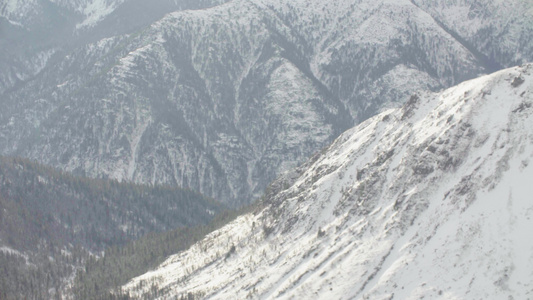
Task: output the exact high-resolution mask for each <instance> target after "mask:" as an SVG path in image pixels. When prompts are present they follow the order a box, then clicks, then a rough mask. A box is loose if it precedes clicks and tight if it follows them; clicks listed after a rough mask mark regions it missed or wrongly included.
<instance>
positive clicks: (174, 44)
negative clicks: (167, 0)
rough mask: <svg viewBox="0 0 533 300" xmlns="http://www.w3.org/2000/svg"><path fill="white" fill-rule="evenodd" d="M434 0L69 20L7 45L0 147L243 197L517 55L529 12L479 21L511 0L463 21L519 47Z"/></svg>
mask: <svg viewBox="0 0 533 300" xmlns="http://www.w3.org/2000/svg"><path fill="white" fill-rule="evenodd" d="M132 1H133V0H130V1H124V2H123V3H122V5H119V3H118V2H117V3H115V2H113V3H111V2H110V4H109V3H108V4H109V5H108V6H105V5H104V6H105V7H116V9H114V10H113V11H112V12H109V14H108V15H109V16H112V15H113V14H118V13H119V12H120V11H124V12H127V11H129V12H132V10H127V9H125V8H124V7H127V5H128V3H130V2H131V3H133V2H132ZM91 3H92V2H91ZM98 3H100V2H98ZM102 3H103V2H102ZM106 3H107V2H106ZM174 3H175V4H176V2H174ZM184 3H185V2H184ZM184 3H181V4H180V5H182V6H184V7H192V6H186V5H185V4H184ZM516 3H519V2H518V1H517V2H516ZM60 4H61V3H58V4H57V5H59V6H60ZM215 4H216V3H215V2H210V3H207V2H206V3H203V4H202V5H203V6H202V7H211V6H213V5H215ZM415 4H416V5H415ZM91 5H92V4H91ZM161 5H162V4H161ZM176 5H177V4H176ZM438 5H440V4H434V5H432V4H427V3H425V4H424V3H422V2H420V3H418V2H415V3H413V2H410V1H403V0H402V1H359V2H357V3H353V2H351V1H336V2H334V3H324V2H323V1H296V2H295V1H292V2H287V1H277V0H268V1H267V0H262V1H244V0H240V1H231V2H229V3H226V4H222V5H218V6H214V7H211V8H207V9H201V10H187V11H176V12H174V13H171V14H168V15H166V16H165V17H164V18H162V19H161V20H159V21H157V22H155V23H151V25H150V26H147V27H145V28H144V29H140V30H137V31H131V32H126V30H125V29H124V30H118V31H113V30H110V29H108V27H106V25H105V24H112V23H106V22H112V21H110V20H112V18H111V17H102V20H101V21H100V22H98V23H96V24H95V25H91V26H82V27H83V28H85V29H83V28H82V29H79V30H78V31H76V32H77V35H78V36H81V37H80V38H78V40H77V42H76V43H75V44H74V45H71V46H69V47H67V48H65V47H63V48H61V47H59V48H58V49H56V48H54V49H53V50H47V51H49V52H46V51H45V52H43V53H42V54H41V56H35V55H33V56H31V58H32V59H35V60H36V61H37V62H39V64H37V63H29V60H28V59H22V58H20V57H18V59H20V60H21V63H20V64H21V65H22V64H23V63H28V64H29V65H31V68H30V69H28V71H27V72H29V73H28V74H30V75H31V76H30V75H27V76H26V75H24V76H23V75H21V76H18V77H17V76H14V75H13V73H9V74H7V75H6V73H2V76H3V77H2V78H3V79H2V80H3V81H4V82H5V86H6V88H4V89H3V93H2V98H3V103H4V107H5V109H3V110H2V112H0V151H1V153H2V154H6V155H13V154H17V155H23V156H26V157H30V158H34V159H37V160H39V161H41V162H44V163H47V164H51V165H54V166H58V167H61V168H63V169H65V170H69V171H75V172H78V173H82V174H87V175H90V176H94V177H111V178H117V179H121V180H131V181H136V182H148V183H168V184H177V185H180V186H184V187H190V188H193V189H195V190H197V191H200V192H202V193H204V194H206V195H209V196H212V197H215V198H217V199H221V200H222V201H225V202H226V203H231V204H234V205H238V204H241V203H247V202H250V201H251V200H253V199H254V198H256V197H258V196H259V195H260V194H261V193H262V191H263V190H264V188H265V187H266V185H267V184H268V182H270V181H271V180H272V179H274V178H275V177H276V176H277V175H278V174H280V173H281V172H282V171H284V170H288V169H290V168H293V167H294V166H296V165H297V164H298V163H300V162H302V161H303V160H304V158H306V157H308V156H309V155H311V154H312V153H314V152H316V151H318V150H319V149H320V148H321V147H323V146H325V145H327V144H328V143H329V142H331V141H332V140H333V139H334V138H335V137H337V136H338V135H339V134H340V133H341V132H343V131H344V130H346V129H348V128H350V127H351V126H352V125H353V124H357V123H359V122H361V121H364V120H366V119H367V118H368V117H370V116H372V115H374V114H376V113H378V112H379V111H381V110H383V109H386V108H388V107H394V106H396V105H397V103H399V102H404V101H406V100H407V99H409V97H410V95H412V94H413V93H414V91H417V90H437V89H440V88H443V87H447V86H450V85H452V84H454V83H457V82H460V81H463V80H465V79H468V78H472V77H474V76H477V75H478V74H480V73H484V72H486V71H487V70H491V69H492V68H493V67H494V65H495V64H496V65H498V66H499V65H504V66H505V65H509V64H511V63H515V62H517V61H525V60H530V59H533V58H532V57H531V53H533V52H531V51H528V49H530V48H531V42H530V41H531V39H527V37H528V34H530V32H531V30H530V29H531V26H530V24H529V23H527V22H523V23H521V24H523V25H524V26H523V27H516V26H515V27H513V28H514V29H513V30H512V31H513V33H517V34H510V33H508V32H509V31H505V30H503V29H501V30H500V28H499V27H500V26H499V25H497V26H498V28H495V29H494V30H492V31H491V30H488V29H483V28H485V27H486V26H487V25H486V24H488V22H489V21H487V20H488V19H490V20H494V19H497V20H499V21H498V22H497V23H496V24H511V23H510V22H509V20H519V19H520V17H521V16H522V14H523V12H521V11H514V10H506V11H500V10H499V6H498V5H496V4H494V5H492V6H491V5H485V6H482V7H481V8H476V9H477V10H476V11H478V10H482V11H483V12H484V13H483V14H478V15H476V17H475V18H474V19H472V21H471V22H472V23H476V24H480V25H479V26H478V27H479V28H482V29H483V32H485V33H486V35H487V36H490V37H494V36H498V38H503V39H504V43H505V44H508V43H511V44H512V43H516V44H517V45H519V47H518V48H516V49H518V50H517V53H518V54H516V55H515V56H513V57H510V58H506V56H505V55H503V54H504V53H507V52H505V51H509V49H510V48H505V47H507V46H505V47H503V46H501V47H500V46H496V45H492V44H490V45H489V44H483V45H481V44H480V41H478V40H472V39H473V38H472V36H474V35H475V34H473V33H472V32H471V31H468V32H467V31H463V29H464V28H465V27H466V26H457V27H451V26H448V27H445V26H443V24H448V23H446V22H447V21H446V20H444V19H440V17H439V16H438V15H436V13H435V11H439V10H438V7H439V6H438ZM442 5H444V4H442ZM516 5H518V4H516ZM82 6H83V5H82ZM86 6H87V7H93V6H90V5H89V4H87V5H86ZM448 6H449V5H448ZM83 7H85V6H83ZM130 7H135V6H130ZM165 7H166V6H165ZM78 8H79V7H78ZM453 8H454V10H457V11H459V12H461V13H463V14H467V11H468V12H470V11H471V10H473V9H474V8H473V6H467V5H456V6H454V7H453ZM121 9H123V10H121ZM78 10H79V9H78ZM106 11H107V10H106ZM125 15H127V14H126V13H124V14H121V15H120V16H125ZM106 16H107V15H106ZM485 16H486V17H485ZM126 19H128V18H126ZM130 19H131V18H130ZM130 19H128V20H130ZM84 20H86V19H84ZM98 20H100V19H98ZM147 20H148V19H146V20H145V21H143V22H147ZM76 22H77V23H76ZM76 22H74V23H73V24H75V26H77V25H79V24H80V23H79V22H82V23H83V22H84V21H76ZM491 22H492V21H491ZM141 23H142V22H140V21H139V23H137V24H141ZM76 24H77V25H76ZM143 24H144V23H143ZM454 24H455V23H454ZM13 26H14V25H13ZM483 26H485V27H483ZM502 26H503V25H502ZM111 27H112V26H111ZM87 28H89V29H87ZM468 28H469V29H470V28H471V27H468ZM482 29H480V30H482ZM85 34H86V35H85ZM102 37H105V38H102ZM495 39H496V38H494V40H495ZM89 40H94V42H88V43H87V42H86V43H83V42H82V41H89ZM465 41H468V43H466V42H465ZM504 48H505V49H507V50H505V49H504ZM502 49H503V50H502ZM513 49H515V48H513ZM491 51H493V52H494V53H496V52H498V53H502V54H501V55H500V54H498V55H494V56H490V55H489V54H490V53H492V52H491ZM36 57H41V59H40V60H39V59H36ZM45 58H46V59H45ZM19 69H20V68H19ZM19 69H17V70H19ZM20 74H22V73H20ZM7 87H8V88H7Z"/></svg>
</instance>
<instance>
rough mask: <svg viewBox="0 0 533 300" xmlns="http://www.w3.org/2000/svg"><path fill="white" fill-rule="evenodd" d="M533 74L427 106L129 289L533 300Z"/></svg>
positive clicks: (378, 129)
mask: <svg viewBox="0 0 533 300" xmlns="http://www.w3.org/2000/svg"><path fill="white" fill-rule="evenodd" d="M532 128H533V64H527V65H523V66H521V67H516V68H511V69H505V70H502V71H500V72H497V73H494V74H491V75H488V76H484V77H481V78H479V79H475V80H471V81H467V82H464V83H462V84H460V85H458V86H455V87H453V88H450V89H447V90H444V91H442V92H439V93H425V92H424V93H419V94H417V95H416V96H413V97H411V98H410V99H409V101H408V102H407V103H405V105H403V106H402V107H401V108H397V109H391V110H387V111H385V112H383V113H381V114H379V115H377V116H375V117H373V118H370V119H368V120H367V121H365V122H363V123H362V124H360V125H358V126H356V127H354V128H353V129H350V130H349V131H347V132H345V133H343V134H342V135H341V136H340V137H339V138H338V139H336V140H335V142H334V143H333V144H332V145H331V146H329V147H328V148H326V149H324V151H323V152H322V153H320V154H317V155H316V156H315V157H313V158H312V159H311V160H309V161H308V162H306V163H305V164H304V165H302V166H301V167H300V168H298V169H295V170H294V171H293V172H290V173H287V174H285V175H284V176H283V177H281V178H280V179H278V180H277V181H275V182H274V183H273V184H272V185H271V187H270V188H269V190H268V193H267V194H266V195H265V198H264V201H263V204H264V205H265V207H264V208H263V209H258V210H257V211H255V212H253V213H248V214H244V215H242V216H240V217H239V218H237V219H236V220H235V221H233V222H231V223H229V224H228V225H227V226H225V227H222V228H221V229H220V230H217V231H214V232H213V233H211V234H210V235H208V236H207V237H206V238H205V239H203V240H202V241H200V242H198V243H197V244H195V245H193V246H192V247H190V249H188V250H187V251H183V252H180V253H177V254H176V255H173V256H170V257H169V258H168V259H167V260H166V261H165V262H164V263H162V264H161V265H160V266H159V267H158V268H156V269H155V270H152V271H150V272H148V273H146V274H144V275H142V276H139V277H137V278H135V279H133V280H132V281H130V282H129V283H128V284H127V285H125V286H123V292H124V295H129V296H131V297H133V298H141V299H148V298H156V299H172V298H175V299H176V298H177V299H183V298H187V297H188V299H191V298H193V299H197V298H202V299H228V298H238V299H246V298H252V299H294V298H298V299H392V298H398V299H421V298H425V299H428V298H429V299H480V298H481V299H528V298H531V297H532V296H533V274H532V273H531V270H532V269H533V255H532V252H531V249H533V240H532V239H530V238H529V237H530V234H529V230H530V229H531V226H532V225H533V202H532V201H531V195H532V193H533V187H532V185H531V178H533V165H532V164H531V160H532V158H533V131H532Z"/></svg>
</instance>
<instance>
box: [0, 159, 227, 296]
mask: <svg viewBox="0 0 533 300" xmlns="http://www.w3.org/2000/svg"><path fill="white" fill-rule="evenodd" d="M222 209H224V206H223V205H221V204H219V203H216V202H214V201H213V200H211V199H208V198H206V197H203V196H201V195H199V194H197V193H195V192H193V191H190V190H184V189H179V188H175V187H153V186H147V185H135V184H127V183H119V182H117V181H115V180H98V179H88V178H80V177H77V176H73V175H71V174H67V173H62V172H60V171H57V170H55V169H52V168H50V167H45V166H42V165H39V164H36V163H34V162H30V161H28V160H26V159H19V158H7V157H0V270H2V272H1V273H2V276H0V298H2V299H20V298H25V297H27V298H32V299H47V298H52V297H54V295H55V296H57V295H60V294H61V293H62V292H64V291H66V290H67V288H68V286H69V285H70V284H71V283H72V280H73V278H74V275H75V274H76V268H80V267H82V266H84V264H85V262H86V260H87V259H88V258H89V257H90V256H101V255H102V253H103V251H104V250H105V249H106V248H107V247H111V246H117V247H118V246H122V245H124V244H126V243H127V242H129V241H132V240H135V239H138V238H140V237H142V236H145V235H146V234H148V233H154V232H163V231H169V230H173V229H176V228H179V227H190V226H194V225H199V224H207V223H208V222H209V221H210V220H211V219H212V218H213V216H214V215H215V214H216V213H218V212H220V211H221V210H222ZM154 251H156V250H155V249H154Z"/></svg>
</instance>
